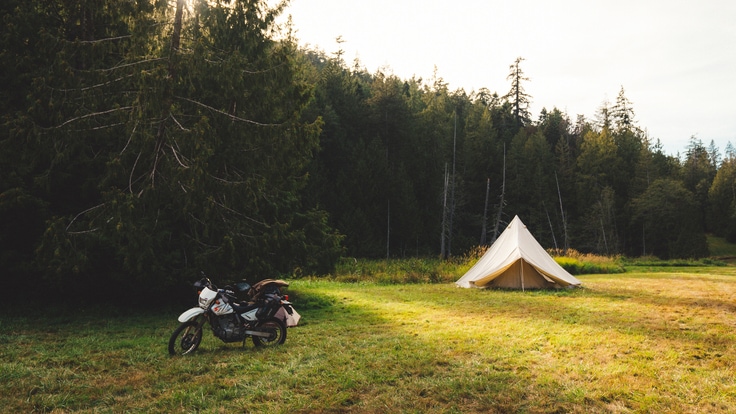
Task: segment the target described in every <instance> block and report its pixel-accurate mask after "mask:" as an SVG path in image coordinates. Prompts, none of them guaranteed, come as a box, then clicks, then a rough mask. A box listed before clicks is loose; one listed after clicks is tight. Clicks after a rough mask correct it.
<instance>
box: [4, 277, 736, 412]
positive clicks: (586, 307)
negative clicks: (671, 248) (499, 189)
mask: <svg viewBox="0 0 736 414" xmlns="http://www.w3.org/2000/svg"><path fill="white" fill-rule="evenodd" d="M639 270H646V271H645V272H644V271H639ZM579 278H580V279H581V280H582V281H583V284H584V288H582V289H575V290H564V291H527V292H519V291H484V290H470V289H459V288H456V287H454V285H452V284H450V283H434V284H429V283H417V284H376V283H355V282H353V283H343V282H336V281H316V280H296V281H293V282H292V286H291V287H290V288H289V292H288V293H289V294H290V295H291V296H292V299H293V300H294V302H295V304H296V307H297V309H298V310H299V311H300V312H301V314H302V317H303V319H302V323H301V324H300V326H298V327H296V328H290V329H289V332H288V338H287V340H286V343H285V344H284V345H283V346H281V347H277V348H274V349H255V348H254V347H253V345H252V344H251V343H250V342H249V343H247V345H246V347H245V348H243V347H242V346H240V344H230V345H226V344H223V343H222V342H219V341H218V340H216V339H214V338H213V337H212V335H211V334H210V333H209V332H206V333H205V340H204V341H203V343H202V346H201V347H200V349H199V350H198V351H197V352H196V353H195V354H194V355H191V356H188V357H169V356H168V354H167V350H166V344H167V341H168V337H169V334H170V333H171V331H173V329H174V328H175V327H176V325H177V322H176V317H177V315H178V313H179V312H180V311H182V310H183V309H172V310H171V311H169V312H164V313H161V314H147V313H139V312H135V311H131V312H120V311H118V312H111V311H108V312H105V313H104V314H103V315H98V314H96V313H95V312H92V311H86V312H70V311H60V312H56V313H54V314H52V313H51V312H50V311H43V310H42V311H41V313H40V314H38V313H37V311H36V310H34V311H29V312H27V313H26V314H25V315H23V316H20V315H21V313H20V312H17V311H14V312H11V315H8V313H7V312H6V313H5V314H3V316H2V317H0V383H2V384H3V392H2V394H0V407H3V408H2V410H4V411H6V412H14V413H15V412H18V413H26V412H58V413H64V412H87V413H97V412H111V413H112V412H115V413H117V412H159V413H171V412H187V413H189V412H211V413H220V412H222V413H229V412H238V413H243V412H248V413H319V412H327V413H343V412H346V413H386V412H407V413H515V412H519V413H568V412H569V413H596V412H598V413H628V412H636V413H640V412H643V413H663V412H675V413H714V412H716V413H718V412H722V413H726V412H734V410H736V375H735V374H736V362H735V361H736V347H735V346H734V344H735V343H736V268H734V267H725V266H721V267H672V268H664V267H661V268H650V267H648V268H646V269H636V268H633V269H629V271H628V272H627V273H623V274H615V275H588V276H585V275H584V276H580V277H579ZM192 303H194V298H192ZM13 315H16V316H13Z"/></svg>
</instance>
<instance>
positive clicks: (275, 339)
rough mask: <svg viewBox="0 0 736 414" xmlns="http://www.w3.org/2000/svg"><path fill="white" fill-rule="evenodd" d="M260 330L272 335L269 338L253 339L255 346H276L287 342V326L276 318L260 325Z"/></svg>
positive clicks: (256, 337) (258, 337) (257, 337)
mask: <svg viewBox="0 0 736 414" xmlns="http://www.w3.org/2000/svg"><path fill="white" fill-rule="evenodd" d="M258 330H259V331H261V332H268V333H269V334H270V335H269V337H267V338H265V337H262V336H254V337H252V338H253V344H254V345H255V346H276V345H281V344H283V343H284V342H285V341H286V325H285V324H284V322H282V321H280V320H278V319H276V318H270V319H266V320H265V321H263V322H261V323H260V324H259V325H258Z"/></svg>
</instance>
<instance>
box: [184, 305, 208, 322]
mask: <svg viewBox="0 0 736 414" xmlns="http://www.w3.org/2000/svg"><path fill="white" fill-rule="evenodd" d="M203 313H204V309H202V308H191V309H189V310H188V311H186V312H184V313H182V314H181V315H179V322H186V321H188V320H190V319H192V318H195V317H197V316H199V315H201V314H203Z"/></svg>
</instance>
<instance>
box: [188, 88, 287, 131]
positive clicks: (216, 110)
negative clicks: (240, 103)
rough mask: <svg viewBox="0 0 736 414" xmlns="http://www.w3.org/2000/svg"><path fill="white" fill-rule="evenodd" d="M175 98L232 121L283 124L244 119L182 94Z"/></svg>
mask: <svg viewBox="0 0 736 414" xmlns="http://www.w3.org/2000/svg"><path fill="white" fill-rule="evenodd" d="M176 98H177V99H181V100H183V101H187V102H190V103H193V104H195V105H199V106H201V107H203V108H207V109H209V110H210V111H213V112H217V113H218V114H220V115H225V116H226V117H228V118H230V119H232V120H233V121H240V122H246V123H249V124H253V125H258V126H264V127H275V126H280V125H283V124H264V123H262V122H257V121H252V120H250V119H245V118H241V117H238V116H235V115H232V114H229V113H227V112H225V111H221V110H219V109H217V108H213V107H211V106H209V105H207V104H203V103H202V102H198V101H195V100H192V99H189V98H185V97H183V96H176Z"/></svg>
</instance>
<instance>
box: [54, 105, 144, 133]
mask: <svg viewBox="0 0 736 414" xmlns="http://www.w3.org/2000/svg"><path fill="white" fill-rule="evenodd" d="M133 108H134V107H133V106H123V107H120V108H113V109H108V110H107V111H100V112H93V113H91V114H85V115H82V116H78V117H76V118H72V119H68V120H66V121H65V122H64V123H62V124H60V125H56V126H53V127H50V128H45V129H58V128H62V127H64V126H66V125H69V124H71V123H72V122H76V121H81V120H82V119H86V118H92V117H95V116H101V115H107V114H111V113H113V112H118V111H127V110H130V109H133Z"/></svg>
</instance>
